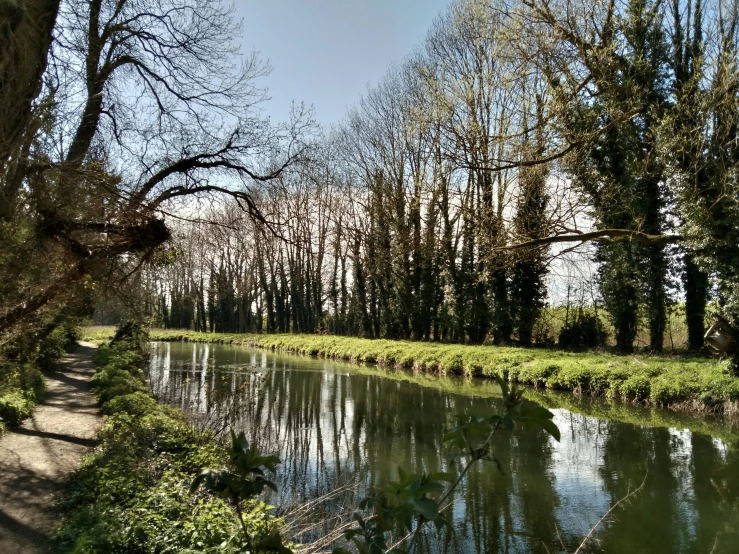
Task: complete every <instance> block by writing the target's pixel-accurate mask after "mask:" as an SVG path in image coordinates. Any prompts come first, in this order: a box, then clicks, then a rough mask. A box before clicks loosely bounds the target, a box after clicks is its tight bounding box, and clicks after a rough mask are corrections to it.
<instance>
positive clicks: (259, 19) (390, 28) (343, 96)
mask: <svg viewBox="0 0 739 554" xmlns="http://www.w3.org/2000/svg"><path fill="white" fill-rule="evenodd" d="M451 2H452V0H236V16H237V17H239V18H240V19H243V39H242V41H241V47H242V51H244V52H250V51H252V50H257V51H259V52H260V53H261V58H262V59H263V60H268V61H269V63H270V65H271V66H272V68H273V71H272V73H271V75H270V76H269V77H267V78H266V79H265V80H264V85H266V86H267V87H268V88H269V96H270V97H271V100H270V101H269V102H267V103H265V104H263V105H262V109H263V110H264V111H265V113H266V114H267V115H269V116H270V117H271V119H272V123H274V124H277V123H281V122H284V121H287V119H288V118H289V113H290V106H291V103H292V102H293V101H295V102H296V103H299V102H304V103H305V104H306V105H307V106H311V105H312V106H313V107H314V109H315V119H316V121H318V122H319V123H321V124H323V125H330V124H332V123H336V122H338V121H339V120H340V119H341V118H342V117H343V116H344V115H345V114H346V112H347V110H348V109H349V108H350V107H352V106H353V105H354V104H355V103H356V102H357V101H358V100H359V98H360V97H361V95H362V94H363V93H364V92H365V91H366V90H367V86H368V85H373V84H376V83H377V82H378V81H379V80H380V79H381V78H382V77H383V75H385V73H386V72H387V70H388V69H389V68H390V66H391V65H392V64H399V63H402V62H403V60H404V59H405V58H406V57H407V56H408V55H409V54H410V53H411V52H412V51H413V49H414V48H415V47H417V46H420V45H421V44H422V43H423V39H424V38H425V36H426V33H427V32H428V30H429V29H430V27H431V24H432V23H433V21H434V19H435V18H436V16H437V15H438V14H439V13H441V12H444V11H445V10H446V8H447V6H448V5H449V4H451Z"/></svg>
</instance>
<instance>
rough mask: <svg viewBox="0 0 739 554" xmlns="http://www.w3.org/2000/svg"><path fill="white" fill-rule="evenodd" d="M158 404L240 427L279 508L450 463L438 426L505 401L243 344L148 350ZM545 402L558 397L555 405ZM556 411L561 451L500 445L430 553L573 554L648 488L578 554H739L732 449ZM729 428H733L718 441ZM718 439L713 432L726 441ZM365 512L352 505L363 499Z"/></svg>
mask: <svg viewBox="0 0 739 554" xmlns="http://www.w3.org/2000/svg"><path fill="white" fill-rule="evenodd" d="M150 381H151V385H152V389H153V390H154V392H155V394H156V395H157V396H158V397H159V398H162V399H163V400H165V401H166V402H169V403H171V404H173V405H176V406H178V407H181V408H183V409H184V410H186V411H188V412H189V413H191V414H192V415H193V416H195V417H196V418H197V419H198V420H199V421H200V422H201V425H203V426H204V427H209V428H211V429H214V430H216V432H225V431H226V430H227V429H229V428H234V429H235V430H244V431H245V432H246V433H247V436H248V437H250V440H251V442H252V443H254V444H257V445H258V446H259V447H260V448H261V449H263V451H265V452H269V453H276V454H278V455H279V456H280V458H281V460H283V463H282V464H281V465H280V466H279V470H278V474H277V476H276V482H277V483H278V485H279V487H280V493H279V496H278V497H277V498H272V499H271V501H272V502H274V503H276V504H277V505H285V504H288V503H291V502H301V501H305V500H309V499H312V498H315V497H317V496H319V495H321V494H325V493H326V492H329V491H331V490H333V489H334V488H335V487H337V486H338V485H339V484H343V483H345V482H346V481H347V480H348V479H355V480H357V481H358V482H359V490H358V493H357V494H358V498H361V497H363V496H364V493H365V492H366V491H367V490H368V489H369V488H370V487H371V486H373V485H377V484H380V483H383V482H386V481H388V480H390V479H395V478H397V468H398V466H402V467H403V468H406V469H410V470H425V471H436V470H440V469H443V468H445V467H446V462H445V453H444V450H443V446H442V442H441V439H442V436H443V433H444V430H445V429H447V428H449V427H451V426H453V425H454V424H455V423H456V420H457V418H458V417H459V416H460V415H462V414H479V415H485V414H491V413H495V412H496V411H500V410H499V408H500V407H499V405H498V404H499V402H500V401H499V397H498V390H497V388H496V386H495V385H493V384H491V383H488V382H472V383H470V382H468V381H462V380H454V379H448V378H436V377H431V376H413V375H410V374H407V373H403V372H392V373H385V372H382V371H380V370H374V369H366V368H365V369H360V368H358V367H357V366H350V365H346V364H342V363H336V362H332V361H328V360H317V359H312V358H305V357H294V356H283V355H276V354H273V353H268V352H264V351H258V350H252V349H248V348H244V347H234V346H226V345H209V344H194V343H156V344H154V345H153V356H152V361H151V370H150ZM550 405H551V399H550ZM608 409H609V408H608V406H607V405H605V404H603V406H601V407H600V410H599V413H600V414H605V415H604V416H603V417H601V418H598V417H592V416H588V415H582V414H579V413H575V412H571V411H568V410H566V409H564V408H558V409H553V411H554V412H555V422H556V423H557V425H558V426H559V428H560V430H561V431H562V441H561V442H560V443H557V442H555V441H554V440H553V439H551V438H550V437H548V436H547V435H546V434H545V433H544V432H532V431H525V430H516V431H514V432H513V433H511V434H507V435H506V434H503V435H501V436H500V438H499V439H497V442H496V444H495V449H496V450H495V454H496V456H497V457H498V459H499V460H500V462H501V466H502V470H503V471H502V473H501V472H499V471H498V470H497V469H496V468H495V466H493V465H492V464H483V463H481V464H478V465H476V466H474V468H473V470H472V471H471V472H470V473H469V476H468V477H467V478H466V480H465V482H464V486H463V489H462V490H461V491H460V492H459V493H458V494H457V498H456V500H455V502H454V504H453V505H452V506H451V507H450V508H449V516H450V518H451V520H452V521H453V529H452V531H451V532H442V533H441V534H439V535H437V534H436V532H435V531H434V532H429V533H428V534H427V536H426V541H425V544H424V550H425V551H426V552H439V553H458V552H459V553H461V552H464V553H467V552H470V553H472V552H474V553H480V554H482V553H496V552H500V553H518V552H521V553H524V552H526V553H529V552H532V553H538V552H541V553H545V552H574V551H575V550H576V549H577V546H578V545H579V544H580V541H581V540H582V538H583V537H584V536H585V535H586V534H587V533H588V532H589V531H590V529H591V528H592V527H593V526H594V525H596V523H598V521H599V520H600V518H601V517H602V516H603V515H604V514H605V513H606V512H607V511H608V509H609V507H610V506H611V505H612V504H613V503H614V502H616V501H617V500H619V499H620V498H622V497H624V496H625V495H626V494H628V493H629V492H630V491H632V490H634V489H635V488H636V487H638V486H639V485H640V484H641V483H642V481H644V480H645V476H646V481H645V486H644V490H643V491H642V492H641V493H640V494H639V495H638V496H636V497H635V498H633V499H631V500H630V501H629V502H628V503H625V505H624V506H623V507H619V508H618V509H617V510H615V511H614V512H613V513H612V514H611V515H610V516H609V517H608V518H607V519H606V520H605V521H604V523H603V525H602V526H600V527H599V529H598V532H597V533H596V538H597V540H594V541H591V542H589V543H588V548H587V550H586V551H587V552H591V553H592V552H607V553H609V554H611V553H616V554H618V553H633V552H641V553H650V554H651V553H676V552H684V553H694V552H696V553H697V552H705V553H706V554H708V553H709V552H714V553H729V552H736V551H737V550H736V548H737V547H736V545H737V544H739V500H738V499H737V493H739V457H738V456H737V453H736V449H735V448H731V449H730V448H729V447H728V446H727V444H726V443H725V442H724V441H722V440H721V439H718V438H713V437H712V436H710V435H707V434H701V433H696V432H691V431H689V430H687V429H684V428H682V427H681V426H680V425H679V423H675V424H674V426H658V425H657V426H655V425H650V423H649V422H650V421H651V420H652V419H653V418H652V417H647V415H648V413H649V412H648V411H646V410H645V411H644V412H643V413H644V423H642V422H640V421H639V413H640V412H639V410H638V409H636V408H634V409H633V410H630V420H629V422H628V423H624V422H619V421H617V420H609V419H608V417H607V414H608ZM727 433H731V431H730V430H727ZM727 433H723V434H722V436H724V437H725V436H726V434H727ZM357 501H358V500H357Z"/></svg>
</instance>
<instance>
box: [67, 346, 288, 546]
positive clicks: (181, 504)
mask: <svg viewBox="0 0 739 554" xmlns="http://www.w3.org/2000/svg"><path fill="white" fill-rule="evenodd" d="M145 340H147V339H146V338H142V337H139V338H133V339H130V340H129V339H125V340H120V341H118V342H116V343H115V344H113V345H112V346H107V345H103V346H101V347H100V349H99V351H98V354H97V355H96V356H95V362H96V363H97V364H98V366H99V368H98V371H97V373H96V374H95V376H94V377H93V378H92V381H91V383H92V392H93V393H94V395H95V397H96V398H97V402H98V404H99V406H100V413H101V414H103V415H104V416H105V420H104V423H103V426H102V428H101V430H100V432H99V433H98V435H97V441H98V445H97V448H96V449H95V451H94V452H93V454H92V455H91V456H89V457H88V458H87V459H86V460H85V461H84V463H83V464H82V465H81V466H80V467H79V469H78V470H77V471H76V472H75V473H74V475H73V476H72V478H71V479H70V481H69V482H68V483H67V485H66V489H65V491H64V494H63V502H62V512H63V522H62V526H61V529H60V530H59V532H58V533H57V540H56V549H55V550H54V551H55V552H70V553H71V552H74V553H75V554H81V553H91V554H92V553H96V552H223V553H231V552H241V551H243V549H244V547H245V543H244V539H243V536H242V529H248V530H249V531H250V532H252V531H253V532H254V533H262V532H264V531H265V530H270V529H272V528H273V527H274V526H275V525H279V520H277V519H275V518H274V517H272V516H271V515H270V512H269V508H268V507H267V506H266V505H265V504H263V503H261V502H258V501H252V502H251V503H249V504H247V505H245V506H244V507H243V512H244V524H243V525H244V526H245V527H242V524H241V523H240V522H239V520H238V519H237V515H236V514H235V513H234V511H233V509H232V508H231V506H230V505H229V504H228V502H227V501H226V500H223V499H221V498H218V497H215V496H212V495H210V494H208V493H205V492H202V491H197V492H195V493H192V494H191V493H190V486H191V484H192V482H193V479H194V478H195V476H196V475H197V474H198V473H200V471H201V470H202V469H203V468H206V467H208V468H221V467H226V466H227V465H228V452H227V451H226V450H225V449H224V448H223V447H222V446H221V445H220V444H219V443H218V442H217V441H216V438H215V436H214V435H213V434H212V433H210V432H203V431H199V430H197V429H195V428H193V426H191V425H190V424H189V423H188V421H187V418H186V416H185V414H184V413H183V412H182V411H180V410H177V409H175V408H172V407H170V406H163V405H160V404H158V403H157V401H156V400H155V399H154V397H153V396H152V394H151V393H150V392H149V390H148V387H147V386H146V383H145V380H144V372H143V369H142V368H143V367H144V366H145V364H146V357H145V356H144V355H143V353H142V349H141V342H142V341H145Z"/></svg>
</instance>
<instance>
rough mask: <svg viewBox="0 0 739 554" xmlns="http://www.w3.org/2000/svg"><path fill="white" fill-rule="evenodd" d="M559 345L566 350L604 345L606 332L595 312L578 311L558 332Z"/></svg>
mask: <svg viewBox="0 0 739 554" xmlns="http://www.w3.org/2000/svg"><path fill="white" fill-rule="evenodd" d="M558 342H559V347H560V348H565V349H568V350H587V349H589V348H596V347H599V346H605V345H606V343H607V342H608V333H607V332H606V328H605V326H604V325H603V322H602V321H601V320H600V318H599V317H598V315H597V314H591V313H584V312H583V313H580V314H578V316H577V317H576V318H575V319H574V320H573V321H571V322H570V323H568V324H567V325H565V326H564V327H563V328H562V330H561V331H560V332H559V341H558Z"/></svg>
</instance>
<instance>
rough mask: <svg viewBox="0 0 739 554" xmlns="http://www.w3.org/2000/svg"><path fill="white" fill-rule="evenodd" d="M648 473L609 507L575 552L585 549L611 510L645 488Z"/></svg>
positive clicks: (576, 553)
mask: <svg viewBox="0 0 739 554" xmlns="http://www.w3.org/2000/svg"><path fill="white" fill-rule="evenodd" d="M647 475H649V472H647V473H646V474H645V475H644V480H643V481H642V482H641V485H639V486H638V487H637V488H636V489H634V490H633V491H631V492H630V493H629V494H627V495H626V496H624V497H623V498H622V499H621V500H619V501H618V502H616V503H615V504H614V505H613V506H611V507H610V508H609V510H608V511H607V512H606V513H605V514H603V517H601V518H600V519H599V520H598V523H596V524H595V526H593V528H592V529H591V530H590V532H589V533H588V534H587V535H586V536H585V538H584V539H583V540H582V542H581V543H580V546H578V547H577V550H575V554H578V552H582V550H583V548H585V545H586V544H587V542H588V540H590V537H592V536H593V533H595V530H596V529H598V527H600V525H601V524H602V523H603V522H604V521H605V519H606V518H607V517H608V516H609V515H610V514H611V512H613V510H615V509H616V508H617V507H618V506H620V505H621V504H623V503H624V502H626V501H627V500H628V499H629V498H631V497H632V496H635V495H637V494H638V493H639V492H641V490H642V489H643V488H644V483H646V482H647Z"/></svg>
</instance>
